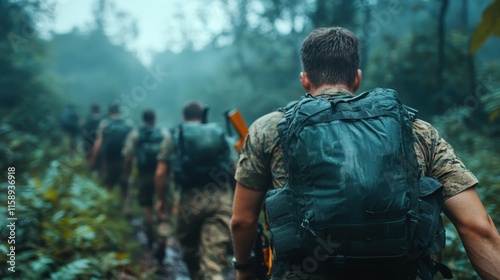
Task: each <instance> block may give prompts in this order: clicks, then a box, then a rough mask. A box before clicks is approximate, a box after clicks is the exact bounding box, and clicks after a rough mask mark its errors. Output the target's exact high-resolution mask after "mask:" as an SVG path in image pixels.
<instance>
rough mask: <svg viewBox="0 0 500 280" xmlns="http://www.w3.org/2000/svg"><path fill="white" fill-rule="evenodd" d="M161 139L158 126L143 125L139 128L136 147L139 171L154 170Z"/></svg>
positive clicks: (150, 171) (151, 171)
mask: <svg viewBox="0 0 500 280" xmlns="http://www.w3.org/2000/svg"><path fill="white" fill-rule="evenodd" d="M162 141H163V135H162V133H161V129H160V128H158V127H147V126H145V127H142V128H140V129H139V137H138V139H137V149H136V157H137V169H138V170H139V172H149V173H153V172H154V171H155V169H156V164H157V162H158V161H157V156H158V153H159V152H160V148H161V142H162Z"/></svg>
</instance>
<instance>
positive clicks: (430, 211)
mask: <svg viewBox="0 0 500 280" xmlns="http://www.w3.org/2000/svg"><path fill="white" fill-rule="evenodd" d="M301 59H302V67H303V72H301V74H300V78H301V83H302V86H303V87H304V89H305V90H306V91H307V93H306V94H305V95H304V96H303V97H302V98H300V99H299V100H298V101H296V102H292V103H290V104H289V105H287V106H286V107H284V108H281V109H280V110H277V111H276V112H272V113H270V114H267V115H265V116H263V117H261V118H259V119H258V120H256V121H255V122H254V123H253V124H252V125H251V126H250V128H249V132H248V136H247V138H246V141H245V144H244V146H243V149H242V153H241V155H240V159H239V161H238V165H237V169H236V175H235V179H236V180H237V185H236V189H235V196H234V201H233V215H232V221H231V229H232V237H233V247H234V255H235V260H234V263H233V264H234V266H235V268H236V269H237V270H238V273H237V279H240V280H241V279H255V278H253V277H254V276H255V267H256V266H255V265H256V264H255V261H254V259H253V257H252V255H251V250H252V246H253V243H254V242H255V236H256V230H257V222H258V218H259V212H260V210H261V207H262V205H263V203H264V205H265V210H266V217H267V221H268V226H269V230H270V233H271V243H272V249H273V268H272V273H271V279H417V278H419V279H432V278H433V277H434V274H435V273H437V272H440V273H441V274H442V276H443V277H444V278H451V277H452V275H451V272H450V270H449V269H448V268H447V267H446V266H444V265H443V264H441V263H438V262H436V260H435V259H434V258H433V255H434V254H435V253H438V252H439V251H440V250H441V249H442V248H443V247H444V245H445V230H444V227H443V223H442V220H441V212H442V211H444V213H445V214H446V215H447V216H448V217H449V218H450V220H451V221H452V222H453V224H454V226H455V227H456V229H457V231H458V233H459V235H460V237H461V239H462V242H463V245H464V247H465V249H466V251H467V253H468V255H469V259H470V261H471V263H472V266H473V267H474V269H475V270H476V272H477V273H478V274H479V275H480V277H482V278H483V279H498V277H499V275H500V266H498V264H499V263H500V235H499V234H498V231H497V229H496V227H495V225H494V224H493V222H492V220H491V218H490V217H489V216H488V214H487V213H486V211H485V209H484V207H483V205H482V203H481V201H480V199H479V197H478V195H477V193H476V191H475V187H476V186H477V184H478V181H477V179H476V177H475V176H474V175H473V174H472V173H471V172H470V171H469V170H468V169H467V168H466V167H465V166H464V164H463V163H462V161H461V160H460V159H459V158H458V157H457V156H456V154H455V152H454V151H453V148H452V147H451V146H450V145H449V144H448V143H447V142H446V141H445V140H444V139H443V138H441V137H440V135H439V133H438V132H437V131H436V129H435V128H434V127H432V125H430V124H429V123H426V122H424V121H422V120H420V119H418V118H417V113H418V112H417V111H416V110H414V109H412V108H409V107H407V106H405V105H403V104H402V103H401V101H400V100H399V97H398V94H397V92H396V91H394V90H391V89H384V88H376V89H373V90H369V91H367V92H363V93H360V94H356V95H355V94H354V92H355V91H356V90H357V89H358V88H359V86H360V83H361V71H360V70H359V69H358V66H359V52H358V39H357V38H356V37H355V35H354V34H353V33H351V32H350V31H348V30H346V29H344V28H340V27H332V28H319V29H316V30H314V31H313V32H311V34H310V35H309V36H308V37H307V38H306V40H305V41H304V43H303V45H302V48H301Z"/></svg>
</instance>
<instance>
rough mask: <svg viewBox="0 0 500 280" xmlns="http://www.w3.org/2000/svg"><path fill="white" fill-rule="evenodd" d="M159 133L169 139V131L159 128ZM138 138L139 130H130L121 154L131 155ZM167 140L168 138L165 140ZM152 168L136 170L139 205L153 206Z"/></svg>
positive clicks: (134, 150)
mask: <svg viewBox="0 0 500 280" xmlns="http://www.w3.org/2000/svg"><path fill="white" fill-rule="evenodd" d="M161 134H162V136H163V139H170V138H171V135H170V133H169V132H168V131H167V130H165V129H161ZM138 139H139V131H138V130H136V129H134V130H132V131H131V132H130V133H129V135H128V136H127V138H126V140H125V146H124V147H123V150H122V155H123V156H124V157H127V156H131V157H133V156H134V155H135V152H136V148H137V141H138ZM167 141H168V140H167ZM154 172H155V171H154V170H152V171H151V172H150V173H148V172H138V174H137V187H138V190H139V193H138V201H139V205H140V206H142V207H152V206H153V196H154V193H155V185H154V176H155V174H154Z"/></svg>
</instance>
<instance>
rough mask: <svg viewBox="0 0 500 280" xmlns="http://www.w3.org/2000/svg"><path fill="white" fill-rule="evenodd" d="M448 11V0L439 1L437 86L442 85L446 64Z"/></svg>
mask: <svg viewBox="0 0 500 280" xmlns="http://www.w3.org/2000/svg"><path fill="white" fill-rule="evenodd" d="M447 11H448V0H441V9H440V12H439V21H438V65H437V84H438V86H440V85H442V84H443V71H444V68H445V64H446V61H445V59H446V57H445V53H444V48H445V36H446V25H445V22H446V12H447Z"/></svg>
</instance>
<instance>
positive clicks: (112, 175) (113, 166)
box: [97, 117, 134, 195]
mask: <svg viewBox="0 0 500 280" xmlns="http://www.w3.org/2000/svg"><path fill="white" fill-rule="evenodd" d="M112 119H114V120H118V119H120V118H119V117H118V118H112ZM109 121H110V118H109V117H108V118H104V119H103V120H101V121H100V122H99V126H98V127H97V138H100V139H103V136H104V137H105V134H106V129H107V127H108V125H109ZM125 124H126V125H127V126H129V127H130V128H132V127H133V126H134V124H133V123H132V121H130V120H125ZM123 141H125V139H123ZM101 149H102V147H101ZM100 152H101V151H100ZM101 155H102V153H101ZM101 159H102V164H103V165H102V171H101V175H102V180H103V183H104V185H105V186H107V187H108V188H110V189H112V188H113V187H114V186H115V185H116V184H119V185H120V190H121V192H122V194H123V195H125V194H126V193H127V185H128V183H127V176H126V174H125V172H124V171H125V170H124V165H123V157H121V156H120V157H117V158H106V157H105V156H102V158H101Z"/></svg>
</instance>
